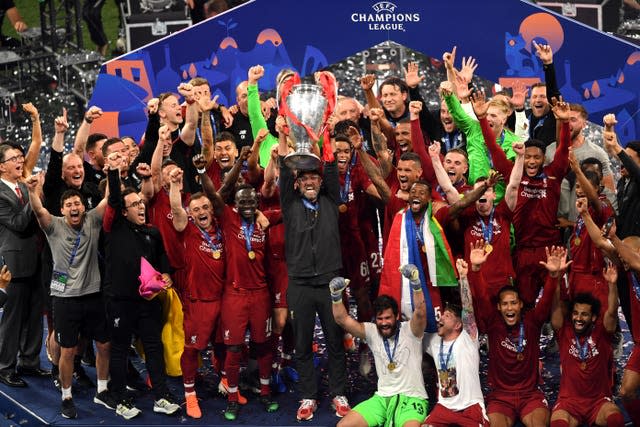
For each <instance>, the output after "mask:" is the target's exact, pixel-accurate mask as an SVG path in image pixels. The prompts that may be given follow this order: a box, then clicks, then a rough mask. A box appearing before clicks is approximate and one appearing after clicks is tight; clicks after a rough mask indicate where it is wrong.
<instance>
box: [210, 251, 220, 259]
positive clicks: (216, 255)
mask: <svg viewBox="0 0 640 427" xmlns="http://www.w3.org/2000/svg"><path fill="white" fill-rule="evenodd" d="M211 256H212V257H213V259H220V251H213V252H212V253H211Z"/></svg>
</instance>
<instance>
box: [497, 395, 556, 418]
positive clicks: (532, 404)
mask: <svg viewBox="0 0 640 427" xmlns="http://www.w3.org/2000/svg"><path fill="white" fill-rule="evenodd" d="M486 402H487V413H488V414H493V413H496V412H497V413H499V414H503V415H505V416H507V417H508V418H511V419H512V420H514V421H515V420H517V419H518V418H519V419H522V418H524V417H526V416H527V415H528V414H530V413H531V412H533V411H535V410H536V409H538V408H544V409H549V404H548V403H547V398H546V397H544V393H542V392H541V391H540V390H538V389H536V390H532V391H528V392H524V393H518V392H511V391H492V392H491V393H489V395H488V396H487V398H486Z"/></svg>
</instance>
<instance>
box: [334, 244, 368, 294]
mask: <svg viewBox="0 0 640 427" xmlns="http://www.w3.org/2000/svg"><path fill="white" fill-rule="evenodd" d="M340 244H341V248H342V264H343V265H344V275H345V276H346V277H347V278H349V280H351V284H350V286H351V287H352V288H353V289H367V288H368V287H369V286H370V285H371V278H370V277H369V263H368V262H367V254H366V253H365V250H364V245H363V244H362V240H359V239H353V238H350V237H345V238H343V239H342V240H341V241H340Z"/></svg>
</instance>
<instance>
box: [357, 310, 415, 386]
mask: <svg viewBox="0 0 640 427" xmlns="http://www.w3.org/2000/svg"><path fill="white" fill-rule="evenodd" d="M398 326H399V327H400V333H399V334H398V343H397V346H396V340H395V335H394V336H393V337H391V338H389V339H388V340H387V342H388V344H389V352H390V353H391V354H392V355H393V362H394V363H395V368H394V369H393V370H389V368H388V365H389V362H390V361H389V356H388V355H387V352H386V350H385V345H384V340H383V338H382V336H380V333H379V332H378V328H377V327H376V325H375V324H374V323H371V322H365V323H364V331H365V335H366V340H367V344H369V348H370V349H371V352H372V353H373V358H374V359H375V363H376V372H377V373H378V391H377V394H378V395H379V396H382V397H390V396H395V395H396V394H403V395H405V396H410V397H418V398H421V399H427V392H426V391H425V388H424V380H423V379H422V337H420V338H418V337H416V336H415V335H413V332H411V326H409V322H401V323H399V324H398ZM394 346H395V347H396V349H395V353H394V350H393V349H394Z"/></svg>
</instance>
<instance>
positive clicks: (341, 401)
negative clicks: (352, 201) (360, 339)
mask: <svg viewBox="0 0 640 427" xmlns="http://www.w3.org/2000/svg"><path fill="white" fill-rule="evenodd" d="M322 148H323V155H322V159H323V161H324V165H323V172H322V174H321V173H320V171H319V170H299V171H298V173H297V176H294V174H293V171H292V170H291V169H290V168H289V167H288V166H287V165H286V164H285V162H284V156H286V155H287V154H288V152H289V149H288V147H287V142H286V138H282V137H281V138H280V139H279V143H278V161H279V162H280V180H279V182H278V185H279V189H280V206H281V207H282V216H283V221H284V226H285V258H286V260H287V271H288V275H289V288H288V290H287V302H288V303H289V315H290V318H291V322H292V325H293V330H294V335H295V337H296V350H295V357H296V366H297V368H298V371H299V373H300V383H299V384H300V385H299V390H300V395H301V397H302V400H301V404H300V407H299V408H298V412H297V415H296V417H297V419H298V420H310V419H311V418H313V414H314V412H315V411H316V409H317V407H318V406H317V398H318V385H317V382H316V376H315V370H314V368H313V355H312V344H313V334H314V327H315V319H316V313H317V314H318V315H319V317H320V320H321V324H322V329H323V331H324V334H325V335H324V336H325V340H326V343H327V350H328V353H329V393H330V395H331V396H333V399H332V407H333V409H334V410H335V411H336V415H337V416H338V417H343V416H345V415H346V413H347V412H348V411H349V410H350V407H349V402H348V401H347V398H346V397H345V395H344V394H345V386H346V382H347V381H346V379H347V372H346V360H345V356H344V348H343V345H342V330H341V329H340V327H339V326H338V325H337V323H336V322H335V320H334V319H333V315H332V313H331V306H330V302H329V301H330V300H329V295H328V294H329V288H328V286H327V284H328V283H329V281H330V280H331V279H332V278H333V277H336V276H337V275H338V273H339V271H340V270H341V268H342V257H341V254H340V251H339V250H338V248H339V247H340V232H339V229H338V217H339V211H338V205H339V204H340V183H339V179H338V168H337V162H336V160H335V157H334V150H335V147H333V146H332V143H326V142H325V144H324V145H323V147H322ZM323 181H324V182H323ZM321 186H322V187H323V188H322V191H321Z"/></svg>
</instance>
